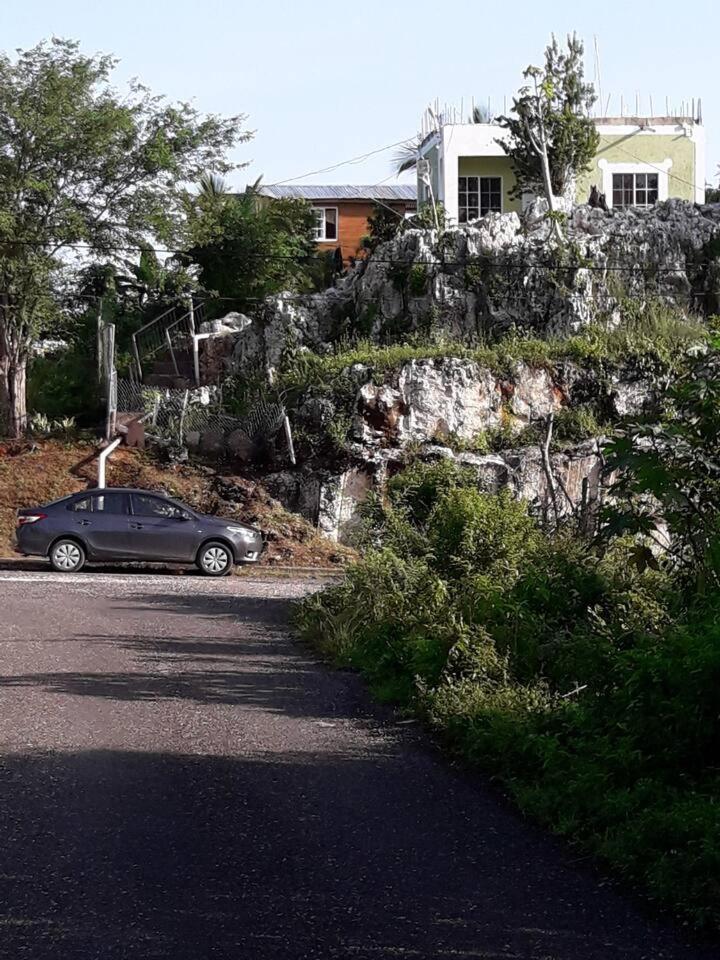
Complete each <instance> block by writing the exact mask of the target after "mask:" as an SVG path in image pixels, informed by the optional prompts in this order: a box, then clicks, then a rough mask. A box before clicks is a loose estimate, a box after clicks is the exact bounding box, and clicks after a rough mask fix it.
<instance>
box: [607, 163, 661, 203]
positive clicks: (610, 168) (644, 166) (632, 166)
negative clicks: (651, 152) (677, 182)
mask: <svg viewBox="0 0 720 960" xmlns="http://www.w3.org/2000/svg"><path fill="white" fill-rule="evenodd" d="M672 163H673V162H672V160H671V159H670V157H666V158H665V160H662V161H661V162H660V163H610V162H609V161H608V160H605V159H602V160H600V161H598V166H599V167H600V170H601V172H602V192H603V193H604V194H605V200H606V202H607V205H608V206H609V207H612V205H613V174H615V173H656V174H657V178H658V202H660V201H661V200H667V198H668V181H669V179H670V178H669V171H670V168H671V167H672ZM639 209H643V210H644V209H647V208H646V207H641V208H639Z"/></svg>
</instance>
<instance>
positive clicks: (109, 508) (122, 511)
mask: <svg viewBox="0 0 720 960" xmlns="http://www.w3.org/2000/svg"><path fill="white" fill-rule="evenodd" d="M92 507H93V513H105V514H113V515H114V516H127V515H128V514H129V513H130V509H129V504H128V498H127V494H124V493H102V494H98V495H97V496H94V497H93V498H92Z"/></svg>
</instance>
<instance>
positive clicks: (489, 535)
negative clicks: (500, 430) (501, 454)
mask: <svg viewBox="0 0 720 960" xmlns="http://www.w3.org/2000/svg"><path fill="white" fill-rule="evenodd" d="M537 532H538V531H537V526H536V523H535V521H534V520H532V519H531V518H530V516H529V515H528V512H527V506H526V504H525V503H523V502H521V501H518V500H513V499H512V498H511V497H510V495H509V494H508V493H507V492H506V491H503V492H501V493H499V494H490V493H480V491H479V490H474V489H464V490H463V489H460V490H450V491H449V492H447V493H445V494H444V495H443V496H442V497H441V498H440V499H439V500H438V501H437V503H436V504H435V506H434V508H433V510H432V513H431V514H430V516H429V518H428V524H427V536H428V543H429V546H430V550H431V552H432V555H433V556H434V558H435V561H436V563H438V564H440V565H442V567H443V568H444V569H447V570H448V571H450V572H451V574H452V575H453V576H457V577H462V576H467V577H469V576H477V575H479V576H482V577H490V578H493V579H495V578H502V579H505V578H507V579H508V580H512V579H513V578H514V577H515V576H516V575H517V573H518V570H519V567H520V564H521V563H522V561H523V560H524V559H526V558H527V556H528V555H529V554H530V553H531V552H532V551H533V549H534V548H535V546H536V542H537Z"/></svg>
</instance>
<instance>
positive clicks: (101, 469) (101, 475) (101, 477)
mask: <svg viewBox="0 0 720 960" xmlns="http://www.w3.org/2000/svg"><path fill="white" fill-rule="evenodd" d="M121 443H122V437H117V438H116V439H115V440H113V442H112V443H109V444H108V445H107V446H106V447H105V449H104V450H102V451H101V452H100V456H99V457H98V482H97V485H98V489H100V490H104V489H105V461H106V460H107V458H108V457H109V456H110V454H111V453H112V452H113V450H117V448H118V447H119V446H120V444H121Z"/></svg>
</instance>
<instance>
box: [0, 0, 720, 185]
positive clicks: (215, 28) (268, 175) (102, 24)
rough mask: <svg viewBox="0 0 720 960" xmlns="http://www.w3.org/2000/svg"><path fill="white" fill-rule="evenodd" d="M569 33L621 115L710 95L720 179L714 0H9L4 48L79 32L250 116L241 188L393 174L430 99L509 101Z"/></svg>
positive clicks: (176, 86) (718, 22) (707, 106)
mask: <svg viewBox="0 0 720 960" xmlns="http://www.w3.org/2000/svg"><path fill="white" fill-rule="evenodd" d="M572 30H576V31H577V33H578V34H579V35H580V36H581V37H582V38H583V39H584V41H585V51H586V76H587V77H588V79H591V80H594V79H595V78H596V76H597V71H596V57H595V41H596V40H597V48H598V51H599V66H600V80H601V89H602V94H603V102H607V100H608V97H610V109H609V113H610V114H618V113H619V110H620V97H621V96H623V98H624V102H625V104H626V105H627V104H632V105H634V104H635V100H636V97H637V96H638V95H639V96H640V102H641V110H642V112H643V113H648V112H649V104H650V97H652V98H653V106H654V110H655V113H661V112H664V105H665V102H666V97H669V98H670V101H671V103H672V102H675V103H677V104H678V105H679V104H680V102H681V101H682V100H685V101H691V100H692V98H696V99H697V98H701V99H702V105H703V120H704V124H705V127H706V134H707V177H708V180H709V181H711V182H713V183H714V184H715V183H717V170H718V164H719V163H720V94H718V93H717V92H716V90H717V57H716V52H717V37H718V35H720V3H718V0H695V2H694V3H693V4H691V6H690V7H684V6H682V5H678V4H677V3H676V2H673V3H671V2H670V0H653V2H652V3H633V4H631V3H628V2H627V0H605V3H602V4H598V3H592V4H591V3H587V2H584V0H574V2H573V0H545V2H538V0H534V2H529V0H513V2H512V3H497V2H495V3H492V4H491V3H486V2H483V0H435V2H430V0H362V2H356V3H345V4H343V3H341V2H339V0H332V2H330V0H311V2H308V3H303V2H292V0H253V2H247V0H203V2H198V0H123V2H121V3H107V2H106V3H102V2H99V0H19V2H18V0H0V47H1V48H2V49H4V50H5V51H6V52H9V53H10V52H12V51H13V50H15V49H16V48H28V47H31V46H33V45H34V44H35V43H37V42H38V41H40V40H41V39H43V38H46V37H50V36H52V35H55V36H58V37H66V38H72V39H76V40H79V41H80V43H81V45H82V48H83V50H84V52H86V53H95V52H103V53H112V54H114V55H115V56H117V57H118V58H119V60H120V64H119V66H118V68H117V71H116V76H115V82H116V84H117V85H118V87H119V88H122V86H123V84H124V83H125V82H126V81H127V80H128V79H129V78H132V77H137V78H139V79H140V80H142V81H143V82H144V83H145V84H147V85H148V86H149V87H150V88H151V89H152V90H153V91H154V92H155V93H162V94H165V95H166V96H167V97H168V98H169V99H171V100H190V101H192V102H194V104H195V105H196V106H197V107H198V109H200V110H202V111H206V112H212V113H221V114H224V115H231V116H234V115H237V114H244V115H245V117H246V119H245V120H244V129H246V130H249V131H254V136H253V138H252V140H250V141H249V142H248V143H245V144H242V145H240V146H239V147H238V148H237V150H236V151H235V153H234V160H235V161H236V162H238V163H246V164H248V166H246V167H245V168H243V169H241V170H238V171H235V172H234V173H233V174H231V176H230V177H229V178H228V179H229V180H230V182H231V183H232V185H233V186H235V187H237V188H242V187H244V186H245V184H246V183H249V182H253V181H254V180H256V179H257V178H258V177H259V176H262V177H263V181H264V182H265V183H278V182H284V181H288V180H291V181H292V182H306V183H362V184H370V183H380V182H387V183H393V182H397V181H396V180H395V179H393V177H392V162H391V161H392V154H393V150H392V149H384V148H387V147H388V146H389V145H390V144H393V143H396V142H397V141H401V140H404V139H409V138H411V137H413V136H414V135H415V134H416V132H417V131H418V129H419V123H420V116H421V114H422V112H423V110H424V108H425V107H426V105H427V104H428V103H429V102H431V101H434V100H435V99H436V98H437V99H439V100H440V101H441V102H448V103H455V104H459V103H460V100H461V98H464V102H465V104H466V105H467V104H468V103H469V102H470V98H471V97H474V98H475V99H476V101H482V102H487V99H488V98H490V104H491V107H492V109H493V110H495V111H500V112H501V110H502V105H503V98H507V102H508V104H509V103H510V100H511V97H512V95H513V93H514V92H515V91H516V90H517V88H518V86H519V85H520V84H521V82H522V71H523V69H524V68H525V67H526V66H527V65H528V64H530V63H541V62H542V57H543V51H544V49H545V45H546V43H547V42H548V39H549V36H550V34H551V32H555V34H556V35H558V36H559V37H563V36H564V35H565V34H566V33H568V32H570V31H572ZM375 151H378V152H375ZM368 154H372V155H370V156H367V155H368ZM360 156H365V159H364V160H361V161H358V162H355V163H344V161H348V160H351V159H353V158H356V157H360ZM340 163H343V165H342V166H338V167H336V169H334V170H330V171H327V172H324V173H319V174H317V175H315V176H310V174H311V172H313V171H316V170H320V169H321V168H325V167H329V166H333V165H335V164H340Z"/></svg>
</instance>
